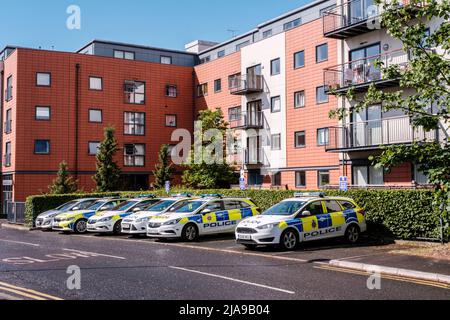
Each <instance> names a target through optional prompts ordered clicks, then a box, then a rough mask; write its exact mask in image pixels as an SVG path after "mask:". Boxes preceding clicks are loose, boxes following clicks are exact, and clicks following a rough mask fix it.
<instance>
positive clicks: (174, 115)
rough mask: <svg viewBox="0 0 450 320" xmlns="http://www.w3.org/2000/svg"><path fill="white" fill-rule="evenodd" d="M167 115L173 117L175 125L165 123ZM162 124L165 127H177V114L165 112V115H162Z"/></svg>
mask: <svg viewBox="0 0 450 320" xmlns="http://www.w3.org/2000/svg"><path fill="white" fill-rule="evenodd" d="M168 117H174V118H175V125H173V126H171V125H168V124H167V118H168ZM164 125H165V126H166V127H167V128H177V127H178V117H177V115H176V114H166V115H164Z"/></svg>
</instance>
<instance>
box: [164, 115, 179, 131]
mask: <svg viewBox="0 0 450 320" xmlns="http://www.w3.org/2000/svg"><path fill="white" fill-rule="evenodd" d="M176 126H177V116H176V115H175V114H166V127H173V128H176Z"/></svg>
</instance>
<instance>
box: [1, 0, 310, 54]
mask: <svg viewBox="0 0 450 320" xmlns="http://www.w3.org/2000/svg"><path fill="white" fill-rule="evenodd" d="M311 1H312V0H226V1H219V0H190V1H189V0H158V1H157V0H121V1H118V0H39V1H36V0H14V1H6V0H2V1H1V11H2V18H1V19H0V47H1V48H3V47H4V46H5V45H7V44H9V45H17V46H24V47H32V48H37V47H42V48H43V49H51V47H52V46H54V48H55V50H61V51H74V50H77V49H79V48H80V47H82V46H83V45H84V44H86V43H87V42H89V41H90V40H92V39H95V38H97V39H103V40H112V41H119V42H128V43H135V44H142V45H149V46H156V47H163V48H169V49H180V50H184V44H186V43H188V42H190V41H192V40H196V39H202V40H211V41H217V42H221V41H224V40H226V39H228V38H230V37H231V33H230V32H229V31H227V30H228V29H234V30H239V32H240V33H243V32H246V31H249V30H250V29H252V28H254V27H255V26H256V25H257V24H259V23H261V22H263V21H266V20H269V19H272V18H274V17H276V16H278V15H280V14H283V13H285V12H288V11H290V10H293V9H295V8H297V7H300V6H302V5H304V4H306V3H308V2H311ZM72 4H73V5H78V6H79V7H80V9H81V29H80V30H69V29H68V28H67V27H66V20H67V18H68V16H69V14H67V13H66V10H67V8H68V6H69V5H72Z"/></svg>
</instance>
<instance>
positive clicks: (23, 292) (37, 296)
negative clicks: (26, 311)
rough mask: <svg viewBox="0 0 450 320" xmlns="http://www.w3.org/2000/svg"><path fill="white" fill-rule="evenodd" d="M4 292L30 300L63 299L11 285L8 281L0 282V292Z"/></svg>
mask: <svg viewBox="0 0 450 320" xmlns="http://www.w3.org/2000/svg"><path fill="white" fill-rule="evenodd" d="M1 292H6V293H8V294H9V295H14V296H18V297H20V298H28V299H32V300H41V301H42V300H63V299H61V298H58V297H55V296H51V295H48V294H45V293H42V292H38V291H35V290H31V289H26V288H22V287H18V286H13V285H11V284H8V283H4V282H0V293H1Z"/></svg>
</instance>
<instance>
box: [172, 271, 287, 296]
mask: <svg viewBox="0 0 450 320" xmlns="http://www.w3.org/2000/svg"><path fill="white" fill-rule="evenodd" d="M169 268H170V269H174V270H180V271H185V272H190V273H196V274H201V275H204V276H208V277H212V278H218V279H223V280H228V281H232V282H238V283H242V284H247V285H250V286H254V287H259V288H264V289H269V290H273V291H279V292H283V293H287V294H295V292H294V291H289V290H284V289H280V288H275V287H270V286H266V285H264V284H259V283H254V282H249V281H244V280H239V279H234V278H229V277H225V276H221V275H217V274H212V273H206V272H201V271H197V270H191V269H186V268H180V267H169Z"/></svg>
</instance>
